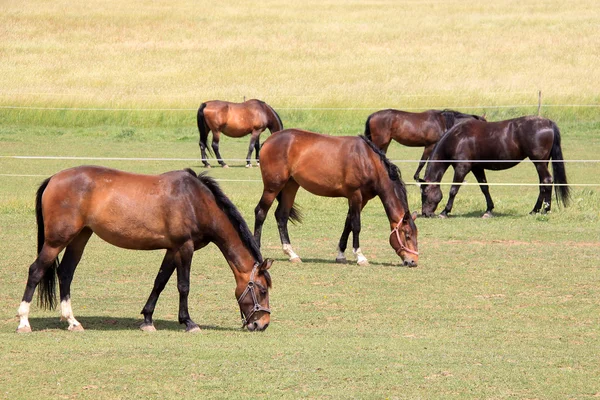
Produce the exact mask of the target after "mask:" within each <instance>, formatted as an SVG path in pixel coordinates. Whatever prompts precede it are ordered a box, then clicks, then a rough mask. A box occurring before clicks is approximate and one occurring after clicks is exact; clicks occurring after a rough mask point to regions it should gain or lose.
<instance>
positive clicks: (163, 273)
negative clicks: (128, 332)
mask: <svg viewBox="0 0 600 400" xmlns="http://www.w3.org/2000/svg"><path fill="white" fill-rule="evenodd" d="M173 271H175V258H174V254H173V251H172V250H167V253H166V254H165V258H163V261H162V264H161V265H160V269H159V271H158V274H157V275H156V278H155V279H154V287H153V288H152V292H150V297H148V301H146V305H145V306H144V308H143V309H142V312H141V314H143V315H144V322H143V323H142V325H140V329H141V330H143V331H146V332H153V331H155V330H156V328H154V322H153V321H152V315H153V314H154V308H155V307H156V302H157V301H158V297H159V296H160V293H161V292H162V291H163V289H164V288H165V285H166V284H167V282H168V281H169V279H170V278H171V275H173Z"/></svg>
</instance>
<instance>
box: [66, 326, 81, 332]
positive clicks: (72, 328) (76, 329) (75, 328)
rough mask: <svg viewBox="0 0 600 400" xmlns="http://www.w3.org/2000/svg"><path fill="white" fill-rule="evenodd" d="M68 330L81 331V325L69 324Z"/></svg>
mask: <svg viewBox="0 0 600 400" xmlns="http://www.w3.org/2000/svg"><path fill="white" fill-rule="evenodd" d="M67 329H69V331H71V332H83V330H84V329H83V326H82V325H81V324H79V325H69V328H67Z"/></svg>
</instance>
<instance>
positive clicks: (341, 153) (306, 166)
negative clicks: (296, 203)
mask: <svg viewBox="0 0 600 400" xmlns="http://www.w3.org/2000/svg"><path fill="white" fill-rule="evenodd" d="M369 154H370V151H369V150H368V148H367V146H366V144H365V143H364V141H363V140H362V139H361V138H359V137H358V136H330V135H324V134H320V133H315V132H309V131H304V130H299V129H286V130H283V131H279V132H277V134H276V135H272V136H270V137H269V138H268V139H267V140H266V141H265V142H264V144H263V147H262V149H261V153H260V162H261V173H262V175H263V181H265V185H267V183H268V182H272V181H279V180H281V181H285V180H287V179H290V178H293V179H294V180H295V181H296V182H297V183H298V184H299V185H300V186H302V187H303V188H305V189H306V190H308V191H309V192H311V193H313V194H317V195H322V196H329V197H341V196H346V195H347V192H348V191H351V190H356V189H357V188H358V187H360V185H361V184H362V183H364V181H365V179H364V175H365V173H367V171H370V168H369V165H371V164H372V159H371V158H370V157H369Z"/></svg>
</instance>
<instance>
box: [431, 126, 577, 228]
mask: <svg viewBox="0 0 600 400" xmlns="http://www.w3.org/2000/svg"><path fill="white" fill-rule="evenodd" d="M526 157H529V159H530V160H531V161H533V164H534V166H535V168H536V170H537V173H538V176H539V182H540V193H539V196H538V199H537V201H536V202H535V205H534V206H533V210H532V211H531V213H532V214H534V213H538V212H540V211H542V212H548V211H550V206H551V202H552V186H553V182H554V184H555V185H554V190H555V192H556V198H557V201H561V202H562V204H563V205H564V206H567V205H568V203H569V199H570V189H569V186H567V174H566V171H565V165H564V159H563V155H562V149H561V146H560V131H559V129H558V127H557V126H556V124H555V123H554V122H552V121H551V120H549V119H546V118H541V117H531V116H530V117H520V118H515V119H510V120H506V121H498V122H485V121H478V120H471V121H467V122H464V123H462V124H460V125H457V126H455V127H454V128H452V129H451V130H449V131H448V132H447V133H446V134H445V135H444V136H443V137H442V139H441V140H440V141H439V142H438V144H437V145H436V147H435V149H434V151H433V154H432V155H431V158H430V160H429V163H428V164H427V169H426V170H425V179H424V180H422V182H423V184H422V185H421V200H422V204H423V208H422V212H423V215H425V216H429V217H430V216H433V213H434V212H435V209H436V207H437V205H438V204H439V202H440V201H441V200H442V191H441V189H440V185H439V184H437V183H439V182H441V180H442V177H443V176H444V173H445V172H446V170H447V169H448V167H450V166H452V167H453V168H454V179H453V182H454V183H458V184H460V183H462V182H463V180H464V179H465V176H466V175H467V174H468V173H469V172H473V175H475V178H476V179H477V182H479V186H480V188H481V191H482V192H483V195H484V196H485V201H486V204H487V209H486V211H485V214H484V215H483V216H484V217H485V218H488V217H491V216H492V209H493V208H494V202H493V201H492V198H491V196H490V192H489V188H488V185H487V180H486V177H485V170H486V169H489V170H495V171H498V170H505V169H508V168H512V167H514V166H515V165H517V164H519V163H520V162H521V160H524V159H525V158H526ZM550 159H552V170H553V173H554V180H553V179H552V175H551V174H550V171H549V170H548V162H549V160H550ZM556 184H558V185H556ZM459 188H460V185H452V188H451V189H450V197H449V198H448V203H447V204H446V207H445V208H444V210H443V211H442V212H441V214H440V216H441V217H447V216H448V213H450V211H451V210H452V204H453V203H454V197H455V196H456V194H457V193H458V189H459Z"/></svg>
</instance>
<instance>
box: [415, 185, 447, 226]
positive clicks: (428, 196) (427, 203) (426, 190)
mask: <svg viewBox="0 0 600 400" xmlns="http://www.w3.org/2000/svg"><path fill="white" fill-rule="evenodd" d="M419 182H422V183H421V185H420V187H421V203H422V213H423V216H424V217H433V216H434V215H435V214H434V213H435V209H436V208H437V206H438V204H440V201H442V197H443V195H442V189H441V188H440V185H439V184H431V183H428V182H426V181H424V180H423V179H420V180H419Z"/></svg>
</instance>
